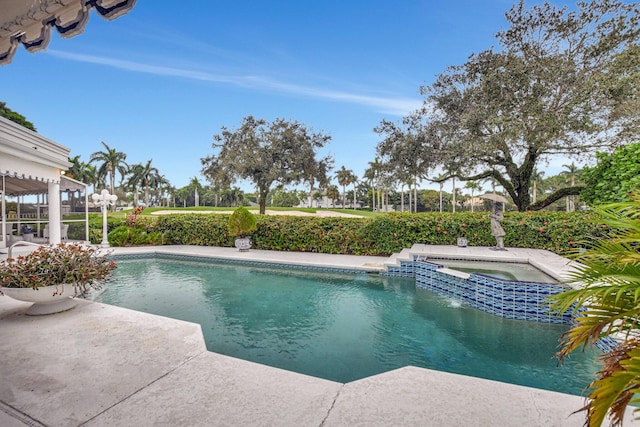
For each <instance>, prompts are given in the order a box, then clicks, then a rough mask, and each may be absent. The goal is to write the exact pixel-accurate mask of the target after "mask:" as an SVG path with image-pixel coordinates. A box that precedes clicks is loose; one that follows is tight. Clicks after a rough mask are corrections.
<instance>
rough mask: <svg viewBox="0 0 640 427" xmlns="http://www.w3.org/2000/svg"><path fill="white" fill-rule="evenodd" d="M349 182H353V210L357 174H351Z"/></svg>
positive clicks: (354, 206) (354, 208) (354, 207)
mask: <svg viewBox="0 0 640 427" xmlns="http://www.w3.org/2000/svg"><path fill="white" fill-rule="evenodd" d="M351 183H352V184H353V210H354V211H355V210H356V186H357V184H358V175H356V174H355V173H354V174H352V175H351Z"/></svg>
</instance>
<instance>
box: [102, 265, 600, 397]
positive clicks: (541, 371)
mask: <svg viewBox="0 0 640 427" xmlns="http://www.w3.org/2000/svg"><path fill="white" fill-rule="evenodd" d="M95 299H96V300H97V301H100V302H104V303H107V304H113V305H116V306H120V307H126V308H131V309H134V310H139V311H143V312H148V313H154V314H159V315H163V316H167V317H172V318H176V319H182V320H187V321H191V322H196V323H199V324H200V325H202V330H203V333H204V336H205V339H206V343H207V348H208V349H209V350H210V351H214V352H217V353H221V354H226V355H229V356H233V357H238V358H241V359H245V360H250V361H254V362H258V363H262V364H266V365H271V366H276V367H280V368H284V369H287V370H291V371H296V372H300V373H304V374H308V375H313V376H316V377H321V378H326V379H329V380H333V381H339V382H349V381H353V380H357V379H360V378H364V377H367V376H370V375H374V374H378V373H381V372H386V371H390V370H393V369H396V368H399V367H402V366H406V365H414V366H420V367H425V368H430V369H437V370H440V371H446V372H452V373H458V374H464V375H471V376H476V377H481V378H487V379H492V380H498V381H503V382H509V383H514V384H521V385H526V386H532V387H537V388H543V389H548V390H555V391H560V392H566V393H572V394H582V393H583V391H584V388H585V387H586V386H587V385H588V383H589V382H590V381H591V380H592V379H593V377H594V375H595V372H596V371H597V370H598V368H599V363H598V361H597V356H598V351H597V350H593V351H587V352H586V353H576V354H575V355H573V356H572V358H571V359H570V360H567V361H566V362H565V364H564V365H563V366H557V360H556V359H555V358H554V357H553V355H554V353H555V351H556V350H557V346H558V343H559V338H560V335H561V334H562V332H563V331H564V330H565V328H566V327H562V326H557V325H548V324H538V323H531V322H523V321H514V320H506V319H501V318H498V317H495V316H492V315H489V314H486V313H483V312H480V311H478V310H474V309H471V308H467V307H463V306H460V305H459V304H457V303H456V302H455V301H451V300H448V299H445V298H442V297H440V296H437V295H434V294H432V293H430V292H428V291H424V290H421V289H416V287H415V285H414V281H413V279H406V278H393V277H382V276H379V275H376V274H349V273H325V272H317V271H309V270H294V269H280V268H263V267H247V266H240V265H235V264H224V263H216V262H200V261H181V260H180V261H178V260H169V259H162V258H157V259H155V258H152V259H138V260H121V261H118V269H117V271H116V280H115V281H114V282H113V283H109V284H108V285H107V286H106V288H105V290H104V292H102V293H101V294H99V295H97V296H96V297H95Z"/></svg>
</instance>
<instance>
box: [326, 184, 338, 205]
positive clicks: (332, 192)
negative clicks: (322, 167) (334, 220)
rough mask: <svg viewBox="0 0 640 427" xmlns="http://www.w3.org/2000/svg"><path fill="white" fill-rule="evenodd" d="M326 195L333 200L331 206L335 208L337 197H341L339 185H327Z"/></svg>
mask: <svg viewBox="0 0 640 427" xmlns="http://www.w3.org/2000/svg"><path fill="white" fill-rule="evenodd" d="M326 195H327V197H328V198H329V200H331V206H332V207H334V208H335V207H336V199H339V198H340V190H338V187H337V186H336V185H329V186H327V191H326Z"/></svg>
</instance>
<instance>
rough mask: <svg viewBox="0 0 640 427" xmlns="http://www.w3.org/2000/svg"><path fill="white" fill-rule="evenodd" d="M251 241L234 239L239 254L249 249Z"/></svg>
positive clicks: (248, 239)
mask: <svg viewBox="0 0 640 427" xmlns="http://www.w3.org/2000/svg"><path fill="white" fill-rule="evenodd" d="M251 245H252V242H251V239H250V238H248V237H238V238H237V239H236V248H238V250H239V251H240V252H246V251H248V250H249V249H251Z"/></svg>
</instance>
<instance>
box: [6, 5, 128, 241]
mask: <svg viewBox="0 0 640 427" xmlns="http://www.w3.org/2000/svg"><path fill="white" fill-rule="evenodd" d="M135 3H136V0H0V65H6V64H9V63H10V62H11V60H12V59H13V56H14V55H15V53H16V50H17V49H18V47H19V46H20V45H22V46H23V47H24V48H25V49H26V50H27V51H28V52H37V51H40V50H44V49H46V47H47V45H48V44H49V41H50V39H51V32H52V30H53V29H54V28H55V29H56V30H57V32H58V33H59V34H60V35H61V36H62V37H64V38H69V37H73V36H76V35H78V34H80V33H82V32H83V31H84V28H85V26H86V24H87V22H88V20H89V15H90V13H91V10H94V11H95V12H96V13H97V14H98V15H99V16H101V17H102V18H105V19H108V20H112V19H115V18H117V17H119V16H121V15H124V14H125V13H127V12H129V11H130V10H131V9H132V8H133V6H134V5H135ZM69 152H70V150H69V149H68V148H67V147H64V146H63V145H60V144H58V143H57V142H54V141H51V140H50V139H47V138H45V137H43V136H42V135H39V134H38V133H36V132H32V131H31V130H29V129H26V128H24V127H22V126H20V125H17V124H15V123H13V122H11V121H9V120H6V119H4V118H2V117H0V180H1V182H0V200H1V204H2V207H1V217H2V218H1V224H0V226H1V227H2V228H1V229H0V248H5V247H7V246H8V244H9V242H8V240H9V239H8V233H7V231H8V228H7V226H8V225H10V226H11V230H13V227H14V226H15V225H17V226H18V232H19V229H20V224H22V223H29V224H35V225H36V227H37V228H38V229H39V228H40V224H41V223H46V224H47V225H48V226H49V227H48V233H49V236H48V238H49V242H50V243H59V242H60V240H61V225H62V207H63V206H62V203H61V193H63V192H69V193H75V192H80V193H82V192H84V211H85V212H84V213H85V215H84V218H85V219H84V222H85V231H86V232H85V235H86V240H89V224H88V219H87V218H88V215H87V210H88V204H89V202H88V194H87V186H86V185H85V184H83V183H81V182H78V181H75V180H73V179H69V178H66V177H65V176H64V171H66V170H67V169H68V168H69V166H70V165H71V164H70V163H69V160H68V159H69ZM34 195H35V196H36V197H37V202H36V205H37V206H36V213H35V217H33V216H30V217H29V218H21V215H22V213H21V212H20V206H21V204H20V200H21V198H24V197H26V196H34ZM7 197H15V198H16V199H17V209H16V211H12V212H9V213H8V212H7V209H6V207H7V205H6V199H7ZM40 197H42V199H41V198H40ZM45 200H46V202H45ZM41 202H42V205H41ZM41 207H42V208H43V209H41ZM41 212H42V216H41ZM9 214H10V215H9ZM76 221H77V220H76ZM38 231H39V230H38Z"/></svg>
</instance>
